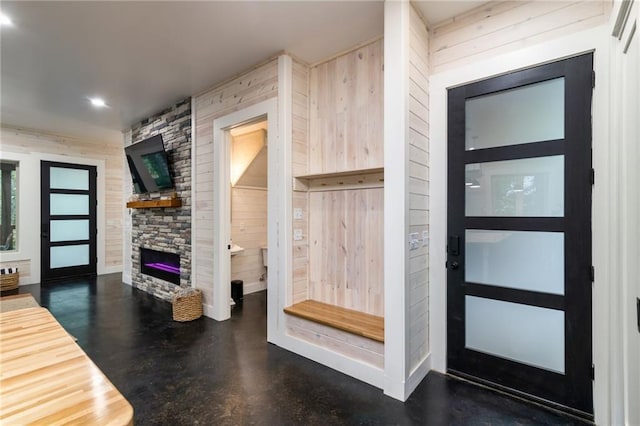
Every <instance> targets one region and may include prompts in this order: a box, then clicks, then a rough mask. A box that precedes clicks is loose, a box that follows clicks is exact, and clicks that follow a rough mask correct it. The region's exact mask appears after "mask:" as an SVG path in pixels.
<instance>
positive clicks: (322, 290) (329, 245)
mask: <svg viewBox="0 0 640 426" xmlns="http://www.w3.org/2000/svg"><path fill="white" fill-rule="evenodd" d="M383 196H384V190H383V189H382V188H370V189H350V190H345V191H326V192H310V193H309V209H310V212H311V214H310V217H309V299H312V300H317V301H321V302H325V303H329V304H333V305H336V306H341V307H344V308H348V309H355V310H358V311H362V312H366V313H369V314H372V315H378V316H383V315H384V299H383V295H384V288H383V287H384V279H383V278H384V276H383V269H382V268H383V266H382V265H383V262H382V259H383V255H384V247H383V237H382V235H383V233H382V227H383V208H384V205H383Z"/></svg>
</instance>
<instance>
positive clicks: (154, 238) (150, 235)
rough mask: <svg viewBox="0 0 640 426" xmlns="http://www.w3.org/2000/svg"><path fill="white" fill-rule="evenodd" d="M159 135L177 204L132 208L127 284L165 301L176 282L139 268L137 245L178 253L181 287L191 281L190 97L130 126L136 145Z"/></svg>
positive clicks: (151, 196) (159, 194) (163, 193)
mask: <svg viewBox="0 0 640 426" xmlns="http://www.w3.org/2000/svg"><path fill="white" fill-rule="evenodd" d="M157 134H161V135H162V138H163V140H164V147H165V151H166V152H167V157H168V160H169V169H170V171H171V177H172V179H173V183H174V188H175V192H176V196H177V197H178V198H180V199H181V200H182V207H178V208H150V209H131V210H130V212H131V263H132V267H131V284H132V285H133V286H134V287H136V288H139V289H141V290H144V291H146V292H147V293H150V294H153V295H154V296H156V297H159V298H161V299H164V300H171V299H172V297H173V294H174V293H175V292H176V291H177V290H178V289H179V287H178V286H176V285H174V284H172V283H170V282H168V281H164V280H161V279H158V278H154V277H151V276H149V275H145V274H142V273H141V272H140V247H143V248H148V249H153V250H158V251H164V252H169V253H175V254H178V255H180V287H189V286H190V284H191V98H187V99H185V100H183V101H180V102H179V103H177V104H176V105H174V106H172V107H170V108H167V109H166V110H164V111H161V112H160V113H158V114H155V115H153V116H151V117H149V118H147V119H146V120H143V121H142V122H140V123H138V124H136V125H134V126H133V127H132V129H131V142H132V144H135V143H137V142H141V141H143V140H145V139H147V138H148V137H151V136H155V135H157ZM172 192H173V190H167V191H160V192H156V193H152V194H141V195H140V198H141V199H147V198H149V199H158V198H160V197H166V196H171V194H172Z"/></svg>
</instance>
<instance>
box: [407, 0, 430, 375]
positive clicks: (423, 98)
mask: <svg viewBox="0 0 640 426" xmlns="http://www.w3.org/2000/svg"><path fill="white" fill-rule="evenodd" d="M428 70H429V34H428V32H427V28H426V25H425V23H424V22H423V20H422V18H421V17H420V16H419V14H418V12H416V10H415V9H414V7H413V5H412V7H411V18H410V38H409V132H408V133H409V187H408V188H407V192H408V195H409V197H408V198H409V232H416V233H418V236H419V237H418V238H420V239H422V233H423V231H428V230H429V135H428V127H429V110H428V108H429V79H428V77H429V71H428ZM408 253H409V276H408V280H407V281H408V282H407V283H406V285H408V287H409V288H408V294H409V300H410V302H409V321H410V322H409V339H410V342H409V350H410V363H411V367H412V368H414V367H416V366H417V365H418V364H419V363H420V361H421V360H422V359H424V357H426V356H427V354H428V353H429V248H428V246H424V245H422V244H420V247H419V248H418V249H417V250H411V251H409V252H408Z"/></svg>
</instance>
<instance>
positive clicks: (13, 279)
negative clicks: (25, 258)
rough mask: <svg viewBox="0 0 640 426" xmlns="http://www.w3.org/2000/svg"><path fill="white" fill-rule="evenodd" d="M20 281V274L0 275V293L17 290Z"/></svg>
mask: <svg viewBox="0 0 640 426" xmlns="http://www.w3.org/2000/svg"><path fill="white" fill-rule="evenodd" d="M19 279H20V273H19V272H14V273H13V274H2V275H0V291H5V290H15V289H16V288H18V281H19Z"/></svg>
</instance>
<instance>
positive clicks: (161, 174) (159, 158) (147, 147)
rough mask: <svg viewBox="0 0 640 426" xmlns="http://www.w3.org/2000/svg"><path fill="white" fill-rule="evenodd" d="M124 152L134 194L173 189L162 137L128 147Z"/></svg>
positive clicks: (154, 137) (158, 136)
mask: <svg viewBox="0 0 640 426" xmlns="http://www.w3.org/2000/svg"><path fill="white" fill-rule="evenodd" d="M124 151H125V154H126V156H127V163H128V164H129V170H130V171H131V178H132V179H133V190H134V192H135V193H136V194H143V193H147V192H156V191H160V190H163V189H172V188H173V181H172V179H171V173H170V172H169V162H168V161H167V154H166V152H165V150H164V143H163V141H162V135H157V136H153V137H150V138H149V139H145V140H143V141H142V142H138V143H135V144H133V145H130V146H128V147H126V148H125V149H124Z"/></svg>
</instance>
